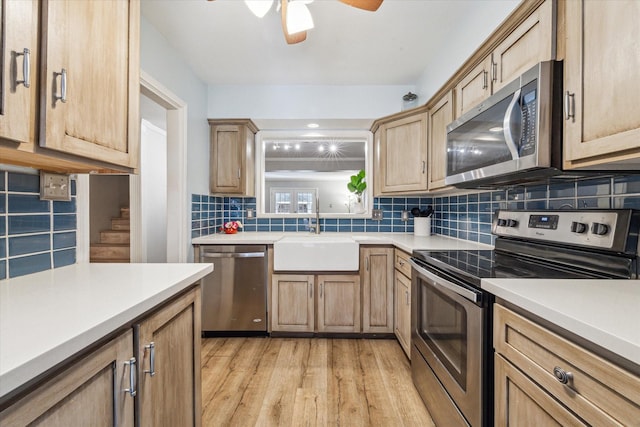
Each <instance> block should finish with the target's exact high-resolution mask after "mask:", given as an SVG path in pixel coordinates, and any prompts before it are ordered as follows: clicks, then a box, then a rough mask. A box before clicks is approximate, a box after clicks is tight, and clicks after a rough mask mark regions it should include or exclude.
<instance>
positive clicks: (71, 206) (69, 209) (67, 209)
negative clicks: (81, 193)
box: [53, 198, 76, 213]
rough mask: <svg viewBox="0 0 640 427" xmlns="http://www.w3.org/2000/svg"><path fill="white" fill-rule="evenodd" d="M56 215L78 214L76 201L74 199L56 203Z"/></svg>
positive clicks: (54, 207)
mask: <svg viewBox="0 0 640 427" xmlns="http://www.w3.org/2000/svg"><path fill="white" fill-rule="evenodd" d="M53 212H54V213H75V212H76V199H75V198H72V199H71V200H69V201H67V202H61V201H54V202H53Z"/></svg>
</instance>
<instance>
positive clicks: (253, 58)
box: [141, 0, 518, 85]
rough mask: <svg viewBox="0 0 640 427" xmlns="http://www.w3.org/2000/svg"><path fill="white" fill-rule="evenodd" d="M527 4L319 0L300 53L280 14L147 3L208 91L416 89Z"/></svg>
mask: <svg viewBox="0 0 640 427" xmlns="http://www.w3.org/2000/svg"><path fill="white" fill-rule="evenodd" d="M517 3H518V1H517V0H384V2H383V4H382V6H381V7H380V9H378V11H377V12H367V11H362V10H359V9H355V8H353V7H350V6H348V5H346V4H343V3H340V2H339V1H337V0H315V1H314V2H313V3H311V4H310V5H309V9H310V11H311V14H312V15H313V19H314V22H315V28H314V29H312V30H310V31H309V32H308V34H307V40H306V41H304V42H302V43H300V44H297V45H287V44H286V42H285V40H284V37H283V35H282V30H281V24H280V16H279V14H278V13H276V12H275V10H274V9H275V8H273V9H272V10H271V11H270V12H269V13H268V14H267V16H265V17H264V18H262V19H260V18H257V17H255V16H254V15H253V14H252V13H251V12H250V11H249V10H248V9H247V7H246V6H245V4H244V2H243V1H241V0H216V1H205V0H161V1H160V0H142V2H141V7H142V14H143V16H144V17H145V18H146V19H147V20H148V21H149V22H150V23H151V24H152V25H153V26H154V27H155V28H156V29H157V30H158V31H159V32H160V33H161V34H163V35H164V37H165V38H166V39H167V40H168V41H169V43H170V44H171V45H173V47H174V48H176V49H177V50H178V51H180V52H182V54H183V56H184V58H185V60H186V61H187V63H188V64H189V65H190V67H191V68H192V69H193V71H194V72H195V73H196V75H198V76H199V77H200V78H201V79H202V80H203V81H204V82H205V83H206V84H210V85H282V84H286V85H293V84H296V85H297V84H300V85H416V84H418V82H419V80H420V79H421V76H422V75H423V73H424V72H425V70H429V69H430V68H433V67H434V66H438V61H442V60H443V59H444V60H446V55H447V49H449V47H451V48H452V49H453V48H454V47H455V48H457V49H459V47H460V46H461V45H465V46H468V51H469V53H470V52H472V51H473V50H474V49H475V48H477V47H478V46H479V45H480V44H481V43H482V41H483V40H484V39H485V38H486V37H487V36H488V35H489V34H490V32H491V30H492V29H493V28H495V27H496V26H497V25H498V23H499V22H500V21H502V19H504V17H505V16H506V15H507V14H508V13H509V12H510V11H511V10H512V9H513V8H514V7H515V6H516V5H517ZM480 12H482V13H480ZM487 15H488V16H487ZM479 17H482V18H479ZM479 19H482V21H483V22H477V21H478V20H479ZM491 20H493V22H488V21H491ZM476 28H483V31H476V30H475V29H476ZM459 65H461V64H459ZM454 69H455V68H454ZM442 83H444V82H439V84H442Z"/></svg>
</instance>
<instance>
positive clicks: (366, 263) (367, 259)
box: [364, 257, 369, 271]
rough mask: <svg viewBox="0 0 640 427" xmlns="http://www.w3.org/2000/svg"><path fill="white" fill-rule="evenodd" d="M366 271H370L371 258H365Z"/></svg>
mask: <svg viewBox="0 0 640 427" xmlns="http://www.w3.org/2000/svg"><path fill="white" fill-rule="evenodd" d="M364 269H365V270H367V271H369V257H365V258H364Z"/></svg>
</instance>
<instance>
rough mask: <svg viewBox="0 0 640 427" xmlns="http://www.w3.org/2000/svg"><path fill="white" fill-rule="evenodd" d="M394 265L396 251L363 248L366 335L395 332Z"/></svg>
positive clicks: (363, 298) (363, 306)
mask: <svg viewBox="0 0 640 427" xmlns="http://www.w3.org/2000/svg"><path fill="white" fill-rule="evenodd" d="M393 265H394V249H393V248H389V247H376V246H372V247H361V248H360V269H361V271H360V275H361V281H362V332H364V333H393V283H394V280H393V271H394V269H393Z"/></svg>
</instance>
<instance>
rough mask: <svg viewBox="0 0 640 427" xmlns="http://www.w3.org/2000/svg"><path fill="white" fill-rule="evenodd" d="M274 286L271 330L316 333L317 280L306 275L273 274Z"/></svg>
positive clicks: (272, 282)
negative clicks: (315, 293) (315, 291)
mask: <svg viewBox="0 0 640 427" xmlns="http://www.w3.org/2000/svg"><path fill="white" fill-rule="evenodd" d="M271 286H272V293H271V329H272V331H274V332H281V331H284V332H313V331H314V330H315V308H314V307H315V297H314V290H315V277H314V276H313V275H305V274H274V275H273V276H272V279H271Z"/></svg>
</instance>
